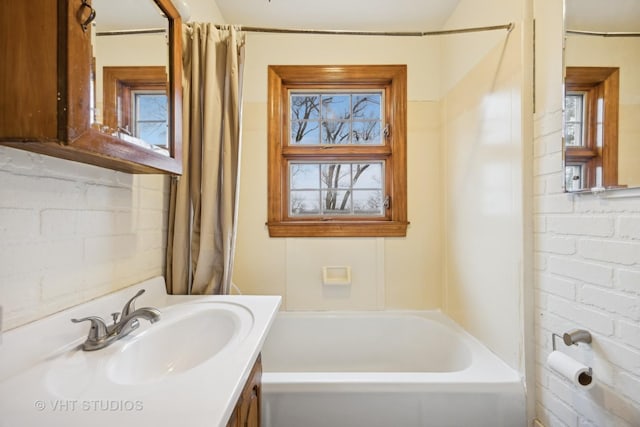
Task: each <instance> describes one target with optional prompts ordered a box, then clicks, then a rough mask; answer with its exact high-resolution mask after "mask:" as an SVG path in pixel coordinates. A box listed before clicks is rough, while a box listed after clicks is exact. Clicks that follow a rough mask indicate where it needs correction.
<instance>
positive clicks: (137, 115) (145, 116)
mask: <svg viewBox="0 0 640 427" xmlns="http://www.w3.org/2000/svg"><path fill="white" fill-rule="evenodd" d="M131 98H132V99H131V102H132V104H133V105H132V108H131V119H130V121H129V123H131V124H132V127H133V129H132V133H133V136H135V137H137V138H140V139H142V140H144V141H146V142H148V143H149V144H152V145H155V146H158V147H162V148H168V140H167V135H168V114H167V107H168V104H167V94H166V92H165V91H132V97H131Z"/></svg>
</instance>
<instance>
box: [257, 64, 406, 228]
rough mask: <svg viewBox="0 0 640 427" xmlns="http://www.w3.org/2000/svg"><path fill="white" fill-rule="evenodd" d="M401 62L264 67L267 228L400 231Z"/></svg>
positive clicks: (402, 220)
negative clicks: (266, 86)
mask: <svg viewBox="0 0 640 427" xmlns="http://www.w3.org/2000/svg"><path fill="white" fill-rule="evenodd" d="M406 77H407V69H406V66H405V65H374V66H270V67H269V93H268V121H269V123H268V140H269V155H268V162H269V164H268V197H269V199H268V200H269V201H268V204H269V205H268V223H267V224H268V227H269V235H270V236H272V237H316V236H318V237H319V236H327V237H329V236H335V237H347V236H352V237H363V236H367V237H374V236H379V237H383V236H405V235H406V229H407V224H408V223H407V177H406V176H407V175H406V163H407V160H406V110H407V101H406Z"/></svg>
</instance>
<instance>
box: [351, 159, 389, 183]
mask: <svg viewBox="0 0 640 427" xmlns="http://www.w3.org/2000/svg"><path fill="white" fill-rule="evenodd" d="M352 167H353V178H352V179H353V188H375V189H378V188H382V163H361V164H354V165H353V166H352Z"/></svg>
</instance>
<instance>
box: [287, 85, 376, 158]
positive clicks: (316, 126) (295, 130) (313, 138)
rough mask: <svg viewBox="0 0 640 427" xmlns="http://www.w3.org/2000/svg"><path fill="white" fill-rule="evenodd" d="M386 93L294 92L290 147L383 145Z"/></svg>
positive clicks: (291, 98)
mask: <svg viewBox="0 0 640 427" xmlns="http://www.w3.org/2000/svg"><path fill="white" fill-rule="evenodd" d="M382 101H383V93H382V92H378V93H375V92H373V93H360V92H354V93H348V92H347V93H339V92H338V93H336V92H328V93H322V92H318V93H307V92H296V91H291V92H290V95H289V103H290V109H291V111H290V120H289V128H290V132H291V134H290V136H289V144H290V145H318V144H322V145H334V144H354V145H356V144H357V145H365V144H366V145H381V144H383V143H384V141H383V139H382V137H381V133H382V128H383V120H382V118H383V117H384V113H383V111H382V107H383V102H382Z"/></svg>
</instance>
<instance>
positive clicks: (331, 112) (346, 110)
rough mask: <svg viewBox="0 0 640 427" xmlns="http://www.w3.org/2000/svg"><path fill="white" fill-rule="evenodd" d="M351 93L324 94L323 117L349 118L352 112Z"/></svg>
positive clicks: (324, 118) (326, 118)
mask: <svg viewBox="0 0 640 427" xmlns="http://www.w3.org/2000/svg"><path fill="white" fill-rule="evenodd" d="M350 111H351V95H348V94H347V95H345V94H338V93H326V94H323V95H322V119H323V120H340V119H349V118H350V116H351V114H350Z"/></svg>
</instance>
